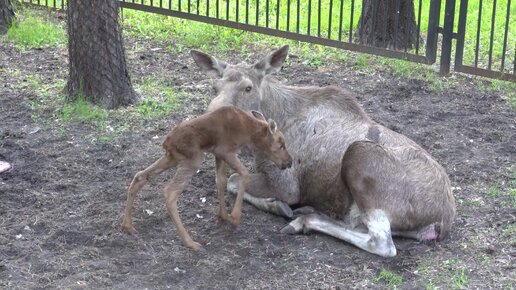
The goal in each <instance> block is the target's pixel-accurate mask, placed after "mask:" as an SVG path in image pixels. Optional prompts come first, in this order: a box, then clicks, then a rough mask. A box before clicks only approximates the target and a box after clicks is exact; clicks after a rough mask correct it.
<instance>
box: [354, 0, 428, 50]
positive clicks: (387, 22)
mask: <svg viewBox="0 0 516 290" xmlns="http://www.w3.org/2000/svg"><path fill="white" fill-rule="evenodd" d="M418 37H419V35H418V30H417V25H416V20H415V14H414V3H413V0H364V2H363V7H362V15H361V16H360V19H359V21H358V39H359V42H360V43H361V44H367V45H371V46H376V47H383V48H389V49H396V50H405V49H411V48H412V47H414V45H415V44H416V42H417V39H418Z"/></svg>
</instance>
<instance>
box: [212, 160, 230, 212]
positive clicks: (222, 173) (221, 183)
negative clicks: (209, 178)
mask: <svg viewBox="0 0 516 290" xmlns="http://www.w3.org/2000/svg"><path fill="white" fill-rule="evenodd" d="M215 164H216V172H217V176H216V179H215V181H216V183H217V194H218V197H219V212H218V216H219V217H220V218H221V219H222V220H227V219H228V211H227V210H226V198H225V193H226V184H227V177H226V163H225V162H224V160H222V159H221V158H220V157H215Z"/></svg>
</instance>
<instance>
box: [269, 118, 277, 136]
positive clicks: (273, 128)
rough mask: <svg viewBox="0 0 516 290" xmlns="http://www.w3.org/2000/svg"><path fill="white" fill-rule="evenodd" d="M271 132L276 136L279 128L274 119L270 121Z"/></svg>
mask: <svg viewBox="0 0 516 290" xmlns="http://www.w3.org/2000/svg"><path fill="white" fill-rule="evenodd" d="M268 123H269V131H270V132H271V134H274V133H276V130H277V129H278V126H277V125H276V121H274V120H273V119H269V122H268Z"/></svg>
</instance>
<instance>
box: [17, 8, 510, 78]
mask: <svg viewBox="0 0 516 290" xmlns="http://www.w3.org/2000/svg"><path fill="white" fill-rule="evenodd" d="M22 1H23V2H28V3H31V4H37V5H42V6H46V7H50V8H55V9H64V8H65V7H66V3H65V1H64V0H22ZM377 1H380V0H377ZM381 1H383V2H385V4H384V7H385V5H395V7H387V8H389V9H391V8H394V9H395V11H397V12H398V14H399V11H400V9H399V7H400V3H401V0H381ZM515 1H516V0H515ZM364 2H365V1H364V0H120V5H121V7H122V8H128V9H136V10H141V11H147V12H151V13H158V14H162V15H168V16H172V17H178V18H184V19H189V20H194V21H200V22H204V23H209V24H214V25H220V26H225V27H231V28H236V29H242V30H247V31H252V32H257V33H262V34H267V35H272V36H278V37H283V38H288V39H294V40H299V41H304V42H310V43H316V44H321V45H326V46H331V47H336V48H341V49H346V50H352V51H358V52H363V53H369V54H375V55H380V56H387V57H393V58H400V59H406V60H410V61H413V62H419V63H425V64H432V63H435V61H436V59H437V53H438V52H439V51H440V67H441V72H442V73H448V72H449V71H450V67H451V62H452V55H454V58H455V61H454V66H453V69H454V70H455V71H460V72H464V73H468V74H475V75H481V76H486V77H491V78H500V79H505V80H512V81H516V75H515V71H516V37H515V36H516V21H515V20H514V19H513V20H512V21H511V13H512V14H515V13H516V11H515V10H516V9H515V8H514V7H515V6H516V4H512V3H511V0H498V3H497V0H488V1H485V2H487V3H483V1H482V0H476V1H473V0H469V1H468V0H458V1H456V0H426V1H422V0H413V5H414V15H415V17H414V18H415V22H416V23H415V24H416V25H415V27H413V28H410V29H416V30H417V35H420V37H418V38H417V40H416V43H415V45H413V47H412V48H411V49H407V48H405V49H403V50H401V51H400V50H394V49H388V48H385V47H375V46H369V45H366V44H362V43H360V42H359V41H358V38H357V34H358V32H359V31H358V29H359V27H363V26H362V25H361V24H363V23H359V22H360V21H363V20H362V19H363V18H362V17H360V16H361V15H362V14H363V13H364V6H363V4H364ZM511 5H512V6H511ZM457 11H458V21H456V19H455V16H457V15H456V12H457ZM471 11H473V12H474V14H475V15H478V17H472V16H471V13H472V12H471ZM488 11H489V12H490V13H488ZM373 14H374V13H373ZM499 14H503V15H499ZM443 15H444V17H442V16H443ZM404 16H405V17H406V16H407V15H396V17H395V21H399V19H400V18H401V17H404ZM513 18H514V16H513ZM441 20H443V21H441ZM373 21H374V20H373ZM441 22H442V23H441ZM486 23H487V24H486ZM489 24H490V25H489ZM373 26H374V24H373ZM395 27H396V25H395ZM486 27H487V28H486ZM406 28H407V29H408V27H406ZM405 32H406V31H405ZM394 33H397V31H394ZM440 35H441V37H440ZM486 37H487V38H486ZM499 38H503V39H502V40H500V39H499ZM453 40H455V41H456V45H455V46H454V45H453ZM394 47H396V46H394ZM439 48H440V49H439ZM453 52H454V53H453Z"/></svg>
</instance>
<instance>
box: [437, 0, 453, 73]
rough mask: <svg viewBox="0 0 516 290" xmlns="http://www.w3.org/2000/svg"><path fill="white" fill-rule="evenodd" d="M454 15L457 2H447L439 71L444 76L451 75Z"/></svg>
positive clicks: (447, 0) (449, 0)
mask: <svg viewBox="0 0 516 290" xmlns="http://www.w3.org/2000/svg"><path fill="white" fill-rule="evenodd" d="M454 15H455V0H446V8H445V12H444V27H443V43H442V47H441V64H440V69H439V72H440V73H441V74H442V75H446V74H449V73H450V60H451V49H452V39H453V21H454V19H453V18H454Z"/></svg>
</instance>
